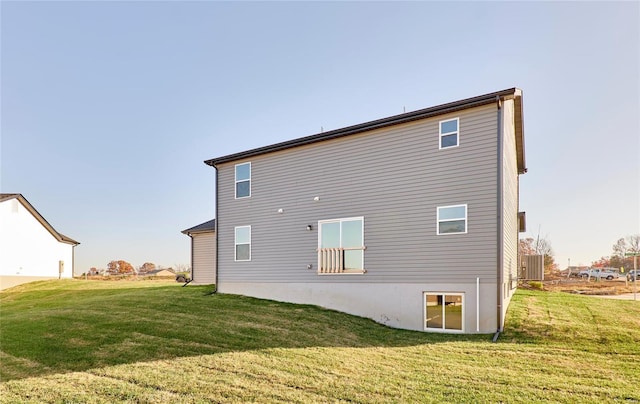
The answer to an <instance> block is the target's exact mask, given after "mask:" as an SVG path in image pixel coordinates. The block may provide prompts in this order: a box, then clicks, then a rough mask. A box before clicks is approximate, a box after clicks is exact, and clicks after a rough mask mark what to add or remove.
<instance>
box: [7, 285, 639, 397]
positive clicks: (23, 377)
mask: <svg viewBox="0 0 640 404" xmlns="http://www.w3.org/2000/svg"><path fill="white" fill-rule="evenodd" d="M491 337H492V336H488V335H476V336H463V335H443V334H430V333H422V332H412V331H404V330H395V329H391V328H388V327H385V326H382V325H380V324H376V323H375V322H373V321H371V320H367V319H363V318H359V317H354V316H349V315H346V314H343V313H338V312H334V311H329V310H324V309H321V308H318V307H314V306H304V305H294V304H286V303H278V302H273V301H267V300H260V299H252V298H247V297H241V296H232V295H217V294H212V293H211V288H209V287H202V286H192V285H190V286H187V287H184V288H183V287H181V285H179V284H173V283H166V282H148V281H140V282H135V281H118V282H105V281H77V280H76V281H48V282H36V283H33V284H29V285H23V286H19V287H16V288H12V289H9V290H5V291H3V292H0V361H1V366H0V377H1V382H0V402H8V403H9V402H10V403H14V402H61V403H62V402H82V403H111V402H132V403H165V402H175V403H204V402H224V403H226V402H300V403H307V402H314V403H315V402H320V403H321V402H363V403H379V402H421V403H425V402H465V403H466V402H469V403H471V402H505V403H508V402H540V401H547V402H564V403H575V402H624V403H634V402H635V403H640V302H634V301H619V300H607V299H601V298H597V297H589V296H576V295H569V294H562V293H551V292H537V291H525V290H521V291H518V292H517V293H516V295H515V296H514V298H513V300H512V302H511V305H510V307H509V312H508V316H507V326H506V330H505V332H504V333H503V334H502V335H501V336H500V338H499V340H498V342H497V343H493V342H491Z"/></svg>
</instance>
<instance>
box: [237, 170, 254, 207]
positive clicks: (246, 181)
mask: <svg viewBox="0 0 640 404" xmlns="http://www.w3.org/2000/svg"><path fill="white" fill-rule="evenodd" d="M249 196H251V163H243V164H236V199H238V198H247V197H249Z"/></svg>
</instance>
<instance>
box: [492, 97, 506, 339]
mask: <svg viewBox="0 0 640 404" xmlns="http://www.w3.org/2000/svg"><path fill="white" fill-rule="evenodd" d="M496 103H497V106H498V113H497V119H498V139H497V142H498V150H497V151H498V161H497V164H498V167H497V168H498V186H497V193H498V195H497V203H496V205H497V219H498V220H497V222H498V231H497V240H498V242H497V255H496V257H497V265H496V303H497V304H496V319H497V326H496V334H495V335H494V336H493V342H496V341H497V339H498V336H499V335H500V333H501V332H502V321H503V319H502V302H503V298H502V282H503V280H504V279H503V275H504V274H503V273H502V264H503V263H502V261H503V256H504V251H503V249H504V245H503V238H504V234H503V226H504V223H503V222H504V217H503V214H502V208H503V201H502V197H503V196H502V191H503V184H502V177H503V161H502V137H503V128H502V99H501V98H500V96H496Z"/></svg>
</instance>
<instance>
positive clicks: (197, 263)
mask: <svg viewBox="0 0 640 404" xmlns="http://www.w3.org/2000/svg"><path fill="white" fill-rule="evenodd" d="M192 237H193V280H194V281H195V282H197V283H215V282H216V260H215V255H216V233H215V232H207V233H195V234H193V236H192Z"/></svg>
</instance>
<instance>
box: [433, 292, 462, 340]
mask: <svg viewBox="0 0 640 404" xmlns="http://www.w3.org/2000/svg"><path fill="white" fill-rule="evenodd" d="M463 319H464V294H462V293H437V292H436V293H431V292H427V293H425V294H424V329H425V330H427V331H453V332H456V331H457V332H463V331H464V327H463V324H464V322H463Z"/></svg>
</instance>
